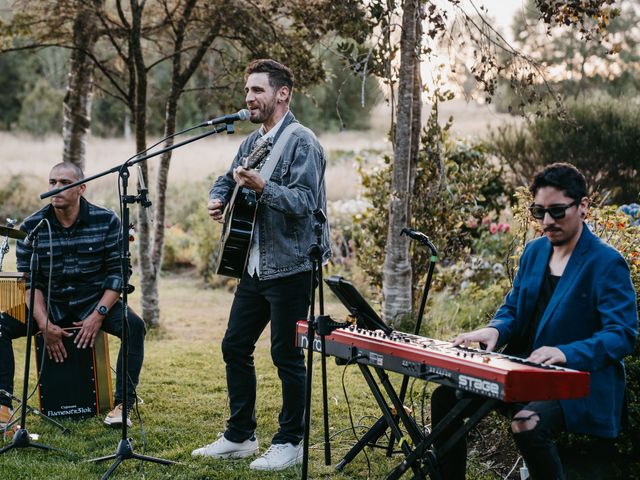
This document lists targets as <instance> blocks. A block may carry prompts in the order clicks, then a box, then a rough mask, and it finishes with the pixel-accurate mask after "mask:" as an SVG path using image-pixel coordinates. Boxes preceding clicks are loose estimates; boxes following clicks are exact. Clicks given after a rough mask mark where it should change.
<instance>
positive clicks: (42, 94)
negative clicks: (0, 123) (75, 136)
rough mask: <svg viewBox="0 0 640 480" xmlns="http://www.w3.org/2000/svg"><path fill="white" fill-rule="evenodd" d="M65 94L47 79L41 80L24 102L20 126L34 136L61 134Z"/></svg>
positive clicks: (19, 121)
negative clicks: (49, 133)
mask: <svg viewBox="0 0 640 480" xmlns="http://www.w3.org/2000/svg"><path fill="white" fill-rule="evenodd" d="M63 97H64V92H62V91H60V90H56V89H54V88H53V87H52V86H51V85H50V84H49V82H47V80H46V79H44V78H41V79H39V80H38V81H37V82H36V84H35V86H34V87H33V90H31V91H30V92H29V93H28V94H27V95H26V96H25V97H24V101H23V102H22V106H21V110H20V117H19V119H18V126H19V127H20V128H21V129H23V130H25V131H27V132H29V133H32V134H33V135H37V136H42V135H44V134H46V133H47V132H60V131H61V130H62V129H61V125H62V99H63Z"/></svg>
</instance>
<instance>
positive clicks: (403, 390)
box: [387, 229, 438, 456]
mask: <svg viewBox="0 0 640 480" xmlns="http://www.w3.org/2000/svg"><path fill="white" fill-rule="evenodd" d="M405 230H406V229H402V232H401V233H400V235H402V234H403V233H406V232H405ZM418 233H419V232H418ZM410 237H411V238H413V239H415V240H418V242H420V244H421V245H424V246H426V247H427V248H429V250H431V257H430V258H429V271H428V273H427V280H426V282H425V284H424V288H423V290H422V298H421V299H420V308H419V309H418V319H417V320H416V325H415V327H414V328H413V334H414V335H419V334H420V327H422V317H423V316H424V310H425V307H426V305H427V297H428V296H429V289H430V287H431V280H432V278H433V271H434V269H435V267H436V262H437V261H438V251H437V250H436V247H435V245H434V244H433V243H432V242H431V240H430V239H429V237H427V236H426V235H425V234H423V233H420V235H419V236H411V235H410ZM408 386H409V377H408V376H406V375H405V376H404V377H403V378H402V385H401V386H400V395H399V397H400V401H401V402H404V397H405V395H406V394H407V388H408ZM394 442H395V437H394V436H393V435H392V436H391V438H390V439H389V446H388V447H387V456H391V454H392V453H393V444H394Z"/></svg>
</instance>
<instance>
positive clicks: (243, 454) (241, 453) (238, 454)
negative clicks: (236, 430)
mask: <svg viewBox="0 0 640 480" xmlns="http://www.w3.org/2000/svg"><path fill="white" fill-rule="evenodd" d="M198 450H200V449H197V450H194V451H193V452H191V456H193V457H209V458H218V459H222V460H224V459H232V458H247V457H253V456H254V455H255V454H256V453H258V447H256V448H255V449H253V450H236V451H233V452H228V453H207V452H203V451H198Z"/></svg>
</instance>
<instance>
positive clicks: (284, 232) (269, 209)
mask: <svg viewBox="0 0 640 480" xmlns="http://www.w3.org/2000/svg"><path fill="white" fill-rule="evenodd" d="M293 122H297V120H296V119H295V117H294V116H293V114H292V113H291V112H289V113H287V115H286V117H285V120H284V122H283V124H282V127H281V128H280V131H279V132H278V134H277V135H276V137H275V139H274V141H275V142H277V141H278V138H279V136H280V134H281V133H282V131H283V130H284V129H285V128H286V127H287V126H288V125H289V124H290V123H293ZM259 137H260V130H256V131H255V132H253V133H252V134H251V135H249V136H248V137H247V138H246V139H245V140H244V141H243V142H242V144H241V145H240V148H239V150H238V153H237V154H236V157H235V158H234V160H233V163H232V164H231V166H230V167H229V169H228V170H227V172H226V173H225V174H224V175H222V176H220V177H218V179H217V180H216V181H215V183H214V184H213V187H211V191H210V192H209V198H210V199H220V200H222V201H223V202H224V203H225V204H226V203H227V202H228V201H229V199H230V198H231V194H232V193H233V190H234V188H235V185H236V183H235V181H234V179H233V170H234V169H235V168H236V167H237V166H238V165H240V163H241V161H242V158H243V157H245V156H246V155H248V154H249V152H250V151H251V148H252V146H253V144H254V142H255V141H256V139H258V138H259ZM325 168H326V160H325V158H324V152H323V150H322V147H321V146H320V143H319V142H318V139H317V138H316V136H315V135H314V134H313V132H312V131H311V130H309V129H308V128H305V127H301V128H298V129H297V130H296V131H295V132H294V133H293V134H292V135H291V137H290V138H289V141H288V142H287V145H286V146H285V147H284V150H283V151H282V155H281V156H280V161H279V162H278V164H277V165H276V168H275V170H274V171H273V174H272V175H271V178H270V179H269V180H268V181H267V182H266V185H265V187H264V190H263V192H262V195H260V196H259V197H258V211H257V222H258V226H259V229H260V279H261V280H271V279H275V278H281V277H286V276H289V275H293V274H296V273H299V272H304V271H309V270H311V268H312V265H311V261H310V259H309V256H308V253H307V250H308V249H309V247H310V246H311V245H312V244H314V243H316V236H315V234H314V232H313V226H314V223H315V220H314V217H313V215H312V213H313V211H314V210H316V209H318V208H321V209H322V210H323V211H324V212H325V213H326V211H327V201H326V188H325V183H324V172H325ZM321 247H322V251H323V260H327V259H328V258H329V257H330V255H331V249H330V243H329V223H328V222H327V223H325V224H324V228H323V234H322V246H321Z"/></svg>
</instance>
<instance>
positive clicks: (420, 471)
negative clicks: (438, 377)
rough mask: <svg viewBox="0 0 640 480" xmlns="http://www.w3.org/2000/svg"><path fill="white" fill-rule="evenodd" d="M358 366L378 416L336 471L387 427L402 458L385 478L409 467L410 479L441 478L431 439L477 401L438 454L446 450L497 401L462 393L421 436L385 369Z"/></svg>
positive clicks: (393, 479)
mask: <svg viewBox="0 0 640 480" xmlns="http://www.w3.org/2000/svg"><path fill="white" fill-rule="evenodd" d="M358 367H359V368H360V371H361V372H362V375H363V376H364V379H365V381H366V382H367V385H368V387H369V389H370V390H371V393H372V394H373V396H374V398H375V400H376V403H377V404H378V406H379V407H380V410H381V411H382V417H380V419H379V420H378V421H377V422H376V423H375V424H374V426H373V427H371V428H370V429H369V430H368V431H367V432H366V433H365V434H364V436H363V437H362V438H361V439H360V440H359V441H358V442H357V443H356V444H355V445H354V446H353V447H352V448H351V450H349V452H347V454H346V455H345V456H344V458H343V460H342V461H341V462H340V463H339V464H338V465H337V467H336V468H337V469H338V470H342V469H343V468H344V466H345V465H346V464H347V463H349V462H350V461H351V460H353V459H354V458H355V457H356V455H357V454H358V453H360V451H361V450H362V449H363V448H365V447H366V446H367V445H370V442H372V441H373V442H375V440H377V439H378V438H379V437H380V436H381V435H382V434H383V433H384V431H385V430H386V429H387V428H390V429H391V434H392V435H393V436H394V438H396V439H397V440H398V445H399V447H400V448H401V450H402V453H403V455H404V459H403V460H402V462H401V463H400V464H399V465H398V466H397V467H395V468H394V469H393V470H392V471H391V472H390V473H389V474H388V475H387V476H386V477H385V480H397V479H399V478H400V477H402V475H403V474H404V473H405V472H406V471H407V470H409V469H411V470H412V471H413V474H414V477H413V478H416V479H425V478H427V477H426V476H428V477H429V478H431V479H433V480H441V477H440V474H439V473H438V471H437V465H436V457H435V453H434V452H433V448H432V447H433V443H434V441H435V440H437V439H439V438H440V437H441V436H442V434H443V432H444V431H445V430H446V429H447V428H448V426H449V425H450V424H451V423H452V422H456V421H459V420H462V419H463V418H464V417H465V412H466V410H467V408H468V407H469V406H471V404H473V403H475V404H477V405H478V406H477V408H476V409H475V410H474V412H473V413H472V414H471V415H470V416H469V418H468V420H467V421H466V422H463V426H462V427H461V428H459V429H457V430H456V432H455V433H454V434H453V435H451V436H450V437H449V438H448V439H447V440H446V442H444V444H443V445H442V446H441V447H440V449H439V452H440V454H442V453H446V452H447V451H449V450H450V449H451V448H452V447H453V446H454V445H455V443H456V442H457V441H458V440H460V439H461V438H462V436H463V435H466V434H467V433H468V432H469V431H470V430H471V429H473V428H474V427H475V426H476V425H478V423H480V421H481V420H482V419H483V418H484V417H486V416H487V415H488V414H489V413H490V412H491V411H492V410H493V409H494V408H495V407H496V405H497V404H498V403H500V401H499V400H497V399H492V398H486V397H481V396H478V395H473V394H465V397H463V398H462V399H461V400H460V401H458V402H457V403H456V405H455V406H454V407H453V408H452V409H451V410H450V411H449V413H448V414H447V415H446V416H445V417H444V418H443V419H442V421H441V422H440V423H438V424H437V425H435V426H434V427H433V429H432V430H431V432H430V433H429V434H428V435H425V433H424V432H423V431H422V430H421V428H420V427H419V426H418V425H417V423H416V422H415V420H414V419H413V417H411V416H410V415H408V414H407V412H406V411H405V409H404V404H403V402H402V401H401V400H400V397H399V396H398V394H397V392H396V391H395V389H394V387H393V385H392V384H391V382H390V381H389V376H388V375H387V372H386V371H385V370H384V369H383V368H380V367H370V366H369V365H366V364H362V363H358ZM371 370H374V371H375V372H376V375H377V377H378V380H377V381H376V379H375V378H374V376H373V374H372V372H371ZM380 386H382V388H383V389H384V391H385V392H386V394H387V396H388V397H389V400H390V401H391V404H392V406H393V408H394V409H395V410H396V413H394V412H393V411H392V406H390V405H389V403H388V402H387V400H386V399H385V397H384V395H383V392H382V389H381V388H380ZM402 427H404V429H405V430H406V435H405V434H404V433H403V432H402Z"/></svg>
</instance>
